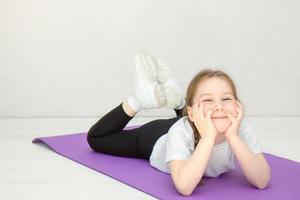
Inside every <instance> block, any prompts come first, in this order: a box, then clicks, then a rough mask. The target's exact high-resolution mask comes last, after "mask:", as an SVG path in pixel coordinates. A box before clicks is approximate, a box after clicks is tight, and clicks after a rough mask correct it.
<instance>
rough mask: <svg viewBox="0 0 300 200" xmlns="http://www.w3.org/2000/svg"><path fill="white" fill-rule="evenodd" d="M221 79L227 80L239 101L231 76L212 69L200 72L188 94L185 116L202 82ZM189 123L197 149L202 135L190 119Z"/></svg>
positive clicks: (192, 81)
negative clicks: (214, 78)
mask: <svg viewBox="0 0 300 200" xmlns="http://www.w3.org/2000/svg"><path fill="white" fill-rule="evenodd" d="M213 77H216V78H220V79H222V80H225V81H226V82H227V83H228V84H229V85H230V87H231V89H232V92H233V96H234V98H235V99H236V100H238V97H237V93H236V87H235V84H234V82H233V80H232V79H231V78H230V77H229V75H227V74H226V73H225V72H223V71H220V70H211V69H204V70H201V71H200V72H198V73H197V74H196V75H195V76H194V78H193V79H192V80H191V82H190V84H189V86H188V89H187V92H186V98H185V100H186V104H185V107H184V109H183V116H188V111H187V108H188V106H192V105H193V100H194V97H195V94H196V91H197V88H198V85H199V83H200V82H201V81H203V80H206V79H209V78H213ZM188 121H189V123H190V125H191V127H192V128H193V132H194V138H195V147H196V145H197V144H198V142H199V140H200V139H201V137H200V134H199V132H198V130H197V128H196V126H195V125H194V123H193V122H192V121H191V120H190V119H189V117H188Z"/></svg>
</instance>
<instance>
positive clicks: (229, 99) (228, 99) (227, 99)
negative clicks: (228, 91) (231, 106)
mask: <svg viewBox="0 0 300 200" xmlns="http://www.w3.org/2000/svg"><path fill="white" fill-rule="evenodd" d="M231 100H232V99H231V98H225V99H223V101H231Z"/></svg>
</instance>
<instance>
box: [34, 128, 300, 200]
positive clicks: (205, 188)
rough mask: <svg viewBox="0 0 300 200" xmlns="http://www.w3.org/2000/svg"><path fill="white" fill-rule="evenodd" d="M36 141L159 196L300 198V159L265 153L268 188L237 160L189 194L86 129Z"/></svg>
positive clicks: (162, 175)
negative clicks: (100, 146) (103, 147)
mask: <svg viewBox="0 0 300 200" xmlns="http://www.w3.org/2000/svg"><path fill="white" fill-rule="evenodd" d="M131 128H132V127H131ZM127 129H129V128H127ZM32 142H34V143H44V144H46V145H47V146H49V148H51V149H52V150H53V151H55V152H56V153H58V154H60V155H62V156H65V157H67V158H69V159H71V160H74V161H76V162H78V163H80V164H82V165H85V166H87V167H89V168H92V169H94V170H96V171H98V172H101V173H103V174H105V175H107V176H110V177H112V178H114V179H117V180H119V181H121V182H123V183H125V184H127V185H130V186H132V187H134V188H136V189H139V190H141V191H143V192H145V193H147V194H149V195H152V196H154V197H156V198H159V199H172V200H176V199H186V198H188V199H207V200H210V199H222V200H227V199H228V200H229V199H230V200H233V199H244V200H247V199H249V200H250V199H251V200H253V199H255V200H259V199H263V200H269V199H270V200H276V199H280V200H283V199H284V200H290V199H300V189H299V188H300V163H298V162H295V161H291V160H288V159H284V158H280V157H277V156H274V155H271V154H267V153H264V155H265V157H266V159H267V160H268V162H269V164H270V166H271V168H272V178H271V182H270V185H269V187H268V188H266V189H265V190H258V189H256V188H254V187H252V186H251V185H250V184H249V183H248V182H247V181H246V179H245V177H244V176H243V173H242V171H241V168H240V166H239V165H238V164H236V169H234V170H232V171H230V172H228V173H225V174H223V175H221V176H219V177H218V178H205V183H204V185H201V186H198V187H197V189H196V190H195V191H194V192H193V194H192V195H191V196H189V197H185V196H182V195H180V194H179V193H178V192H177V191H176V189H175V186H174V185H173V183H172V180H171V176H170V175H169V174H166V173H163V172H160V171H158V170H156V169H154V168H152V167H151V166H150V165H149V162H148V161H147V160H143V159H135V158H125V157H117V156H110V155H106V154H101V153H96V152H94V151H92V150H91V149H90V147H89V146H88V143H87V142H86V133H76V134H69V135H61V136H52V137H41V138H36V139H34V140H33V141H32Z"/></svg>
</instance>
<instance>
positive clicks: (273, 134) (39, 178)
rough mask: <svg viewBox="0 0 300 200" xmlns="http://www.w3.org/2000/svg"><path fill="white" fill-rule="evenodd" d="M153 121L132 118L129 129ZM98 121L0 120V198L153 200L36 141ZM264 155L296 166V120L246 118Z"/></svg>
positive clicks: (299, 143) (299, 151)
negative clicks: (285, 159)
mask: <svg viewBox="0 0 300 200" xmlns="http://www.w3.org/2000/svg"><path fill="white" fill-rule="evenodd" d="M152 119H155V118H150V117H147V118H142V117H137V118H135V119H133V120H132V121H131V122H130V125H135V124H142V123H145V122H147V121H150V120H152ZM97 120H98V119H97V118H23V119H22V118H19V119H0V160H1V162H0V199H5V200H11V199H22V200H27V199H28V200H34V199H43V200H46V199H51V200H53V199H78V200H79V199H80V200H82V199H87V200H90V199H97V200H99V199H122V200H123V199H124V200H127V199H128V200H134V199H136V200H140V199H146V200H148V199H155V198H154V197H152V196H149V195H148V194H145V193H144V192H141V191H139V190H137V189H134V188H132V187H130V186H127V185H126V184H123V183H121V182H118V181H116V180H114V179H112V178H110V177H107V176H105V175H103V174H101V173H99V172H96V171H94V170H92V169H90V168H87V167H85V166H83V165H80V164H78V163H76V162H74V161H71V160H69V159H66V158H64V157H62V156H60V155H58V154H56V153H54V152H53V151H51V150H49V149H48V148H45V147H44V146H42V145H37V144H33V143H31V141H32V140H33V139H34V138H36V137H43V136H52V135H63V134H68V133H79V132H86V131H87V130H88V129H89V127H90V126H92V125H93V124H94V123H95V122H96V121H97ZM245 120H246V121H248V122H249V124H251V126H252V127H253V129H254V130H255V133H256V134H257V136H258V139H259V141H260V144H261V147H262V149H263V151H264V152H267V153H271V154H274V155H277V156H281V157H284V158H288V159H291V160H295V161H298V162H300V118H288V117H277V118H276V117H267V118H245Z"/></svg>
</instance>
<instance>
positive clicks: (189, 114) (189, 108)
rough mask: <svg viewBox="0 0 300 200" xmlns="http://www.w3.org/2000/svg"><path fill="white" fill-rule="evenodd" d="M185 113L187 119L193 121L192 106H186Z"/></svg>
mask: <svg viewBox="0 0 300 200" xmlns="http://www.w3.org/2000/svg"><path fill="white" fill-rule="evenodd" d="M187 113H188V116H189V119H190V120H191V121H192V122H194V118H193V108H192V107H191V106H188V107H187Z"/></svg>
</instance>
